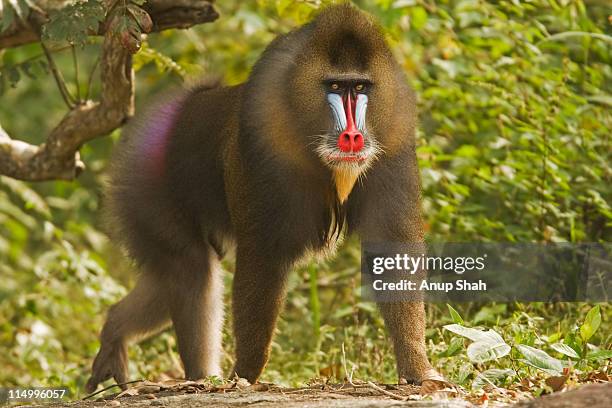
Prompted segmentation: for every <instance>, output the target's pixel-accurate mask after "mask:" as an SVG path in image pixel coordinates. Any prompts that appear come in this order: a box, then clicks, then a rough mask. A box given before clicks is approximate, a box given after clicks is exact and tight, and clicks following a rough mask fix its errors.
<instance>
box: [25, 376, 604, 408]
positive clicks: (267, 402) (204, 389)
mask: <svg viewBox="0 0 612 408" xmlns="http://www.w3.org/2000/svg"><path fill="white" fill-rule="evenodd" d="M420 391H421V390H420V387H418V386H413V385H400V386H397V385H384V384H378V385H377V384H372V383H364V384H359V385H357V384H353V385H350V384H337V385H316V386H311V387H306V388H281V387H276V386H274V385H270V384H255V385H248V386H244V387H241V386H240V384H234V385H233V386H232V385H224V386H216V387H215V386H211V385H210V384H202V383H197V382H182V383H175V384H173V385H167V384H165V385H160V384H159V383H143V384H139V385H137V386H134V387H132V388H130V389H128V390H127V391H124V392H121V393H118V394H113V395H110V396H106V397H103V398H98V397H99V395H101V394H99V395H96V396H93V397H92V398H89V399H87V400H81V401H74V402H68V403H51V404H45V405H44V406H45V407H49V408H51V407H53V408H55V407H73V408H76V407H79V408H80V407H110V406H114V407H120V406H129V407H153V408H155V407H215V408H217V407H218V408H235V407H244V406H249V405H254V406H256V407H257V408H281V407H283V408H284V407H288V408H306V407H308V408H323V407H330V408H366V407H368V408H387V407H400V406H401V407H415V408H416V407H418V408H426V407H441V408H470V407H472V408H477V407H512V408H578V407H588V408H610V407H612V383H603V384H588V385H584V386H581V387H579V388H576V389H573V390H570V391H562V392H555V393H553V394H551V395H547V396H544V397H541V398H537V399H532V400H525V401H520V402H518V403H507V402H502V401H500V400H499V399H491V400H489V398H487V397H480V398H477V399H475V397H474V396H471V397H470V396H466V395H462V394H461V393H460V392H457V391H456V390H455V391H453V390H450V389H448V390H443V391H440V392H437V393H435V394H433V395H427V396H422V395H420ZM31 406H32V405H31ZM38 407H40V405H38Z"/></svg>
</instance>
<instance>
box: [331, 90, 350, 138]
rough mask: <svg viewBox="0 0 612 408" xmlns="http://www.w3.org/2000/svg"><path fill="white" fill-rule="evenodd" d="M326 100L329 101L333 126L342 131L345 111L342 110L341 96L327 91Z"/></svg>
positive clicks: (344, 122)
mask: <svg viewBox="0 0 612 408" xmlns="http://www.w3.org/2000/svg"><path fill="white" fill-rule="evenodd" d="M327 102H328V103H329V107H330V108H331V111H332V117H333V119H334V128H335V129H336V131H338V132H342V131H343V130H344V129H346V113H345V112H344V104H343V103H342V96H340V95H338V94H335V93H328V94H327Z"/></svg>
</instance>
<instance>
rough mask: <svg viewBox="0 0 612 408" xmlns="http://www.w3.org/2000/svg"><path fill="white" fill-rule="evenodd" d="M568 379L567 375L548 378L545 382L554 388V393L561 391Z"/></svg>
mask: <svg viewBox="0 0 612 408" xmlns="http://www.w3.org/2000/svg"><path fill="white" fill-rule="evenodd" d="M567 378H568V377H567V376H566V375H558V376H553V377H548V378H547V379H546V380H544V382H545V383H546V385H548V386H549V387H550V388H552V390H553V391H555V392H557V391H561V390H562V389H563V387H565V383H566V382H567Z"/></svg>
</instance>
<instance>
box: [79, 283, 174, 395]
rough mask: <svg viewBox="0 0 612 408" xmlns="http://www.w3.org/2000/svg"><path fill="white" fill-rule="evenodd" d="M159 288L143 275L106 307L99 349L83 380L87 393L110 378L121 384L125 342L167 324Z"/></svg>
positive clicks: (125, 362)
mask: <svg viewBox="0 0 612 408" xmlns="http://www.w3.org/2000/svg"><path fill="white" fill-rule="evenodd" d="M162 287H163V285H161V284H160V282H158V281H157V280H156V279H155V277H154V276H151V275H143V276H141V277H140V279H139V280H138V282H137V284H136V286H135V287H134V289H133V290H132V291H131V292H130V293H129V294H128V295H127V296H126V297H125V298H123V299H122V300H121V301H120V302H119V303H117V304H115V305H114V306H112V307H111V308H110V310H109V312H108V317H107V319H106V323H105V324H104V328H103V329H102V334H101V335H100V351H99V352H98V355H97V356H96V358H95V360H94V363H93V368H92V374H91V377H90V378H89V381H87V385H86V390H87V391H88V392H93V391H95V389H96V388H97V386H98V384H100V383H101V382H104V381H106V380H108V379H110V378H111V377H113V378H114V379H115V381H117V383H118V384H122V383H125V382H126V380H127V345H128V343H129V342H130V341H132V340H135V339H138V338H143V337H146V336H147V335H150V334H152V333H154V332H157V331H159V330H161V329H163V328H164V327H166V326H167V325H168V324H169V323H170V319H169V314H168V308H167V306H166V304H165V302H163V298H164V293H163V291H162ZM123 388H125V387H123Z"/></svg>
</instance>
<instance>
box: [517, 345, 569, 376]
mask: <svg viewBox="0 0 612 408" xmlns="http://www.w3.org/2000/svg"><path fill="white" fill-rule="evenodd" d="M516 348H517V349H518V350H519V351H520V352H521V354H522V355H523V356H524V357H525V360H521V361H523V362H525V363H526V364H528V365H530V366H532V367H534V368H537V369H540V370H542V371H545V372H547V373H549V374H551V375H561V374H563V364H562V363H561V361H559V360H557V359H556V358H554V357H551V356H549V355H548V353H546V352H545V351H542V350H539V349H537V348H534V347H531V346H527V345H524V344H518V345H517V346H516Z"/></svg>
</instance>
